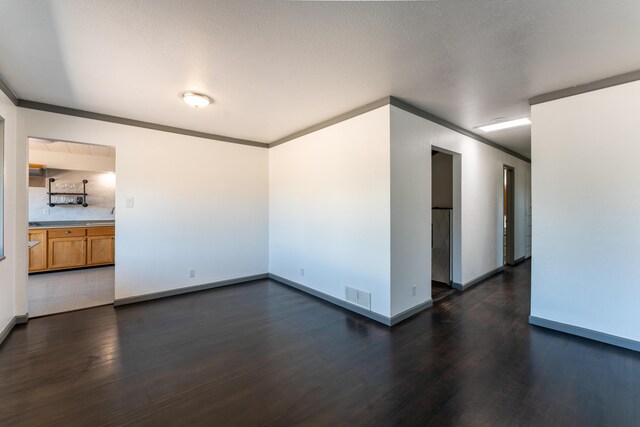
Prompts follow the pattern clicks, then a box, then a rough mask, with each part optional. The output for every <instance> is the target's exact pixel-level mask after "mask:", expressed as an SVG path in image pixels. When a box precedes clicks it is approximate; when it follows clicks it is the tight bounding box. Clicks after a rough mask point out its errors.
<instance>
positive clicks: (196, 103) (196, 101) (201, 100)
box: [180, 92, 213, 108]
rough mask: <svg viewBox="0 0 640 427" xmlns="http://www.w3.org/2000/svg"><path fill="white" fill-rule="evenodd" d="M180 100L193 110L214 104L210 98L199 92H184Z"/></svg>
mask: <svg viewBox="0 0 640 427" xmlns="http://www.w3.org/2000/svg"><path fill="white" fill-rule="evenodd" d="M180 98H182V100H183V101H184V102H186V103H187V105H189V106H190V107H193V108H202V107H206V106H207V105H209V104H211V103H212V102H213V99H211V98H210V97H209V96H207V95H205V94H203V93H197V92H182V93H181V94H180Z"/></svg>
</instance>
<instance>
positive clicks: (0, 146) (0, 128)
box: [0, 117, 4, 260]
mask: <svg viewBox="0 0 640 427" xmlns="http://www.w3.org/2000/svg"><path fill="white" fill-rule="evenodd" d="M2 259H4V119H3V118H2V117H0V260H2Z"/></svg>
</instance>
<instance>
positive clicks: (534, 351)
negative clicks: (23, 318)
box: [0, 261, 640, 426]
mask: <svg viewBox="0 0 640 427" xmlns="http://www.w3.org/2000/svg"><path fill="white" fill-rule="evenodd" d="M529 276H530V261H527V262H525V263H523V264H520V265H519V266H517V267H508V268H507V271H506V272H505V273H503V274H499V275H496V276H493V277H492V278H490V279H488V280H487V281H485V282H484V283H481V284H479V285H477V286H475V287H473V288H471V289H470V290H468V291H465V292H457V293H455V294H453V295H451V296H450V297H448V298H447V299H445V300H443V301H441V302H440V303H439V304H437V305H436V306H435V307H433V308H432V309H429V310H426V311H423V312H422V313H420V314H418V315H416V316H415V317H413V318H411V319H409V320H407V321H405V322H402V323H400V324H398V325H397V326H395V327H393V328H387V327H385V326H382V325H380V324H378V323H376V322H373V321H370V320H368V319H366V318H363V317H360V316H358V315H356V314H353V313H351V312H348V311H346V310H343V309H341V308H337V307H335V306H333V305H331V304H329V303H326V302H323V301H321V300H318V299H315V298H313V297H310V296H308V295H306V294H304V293H301V292H299V291H297V290H293V289H291V288H288V287H286V286H283V285H281V284H278V283H276V282H273V281H269V280H261V281H255V282H251V283H247V284H243V285H235V286H229V287H223V288H218V289H214V290H209V291H203V292H199V293H194V294H188V295H183V296H178V297H172V298H166V299H162V300H157V301H154V302H146V303H140V304H134V305H130V306H123V307H119V308H117V309H114V308H113V307H111V306H106V307H98V308H93V309H88V310H83V311H77V312H71V313H65V314H60V315H55V316H49V317H45V318H40V319H34V320H31V321H30V322H29V323H28V325H26V326H24V325H23V326H19V327H16V329H15V330H14V331H13V333H12V335H11V336H10V337H9V338H8V339H7V340H6V341H5V343H4V344H3V345H2V346H1V347H0V425H14V426H18V425H36V424H38V425H39V424H44V423H48V424H51V425H54V424H55V425H64V424H67V425H71V424H76V425H80V424H82V425H88V424H92V425H122V424H124V423H144V424H156V425H157V424H159V423H162V424H164V425H169V424H173V425H214V424H215V425H218V426H223V425H224V426H226V425H234V426H240V425H242V426H252V425H295V424H303V425H368V426H372V425H380V426H390V425H421V426H422V425H434V426H441V425H457V426H480V425H576V426H590V425H604V424H607V425H618V426H625V425H638V424H640V406H639V405H638V404H637V403H638V399H639V392H640V354H638V353H634V352H632V351H628V350H624V349H621V348H617V347H613V346H609V345H606V344H602V343H598V342H594V341H589V340H586V339H582V338H578V337H573V336H570V335H565V334H561V333H557V332H553V331H550V330H545V329H542V328H538V327H533V326H530V325H529V324H528V323H527V318H528V315H529V302H530V291H529V289H530V286H529Z"/></svg>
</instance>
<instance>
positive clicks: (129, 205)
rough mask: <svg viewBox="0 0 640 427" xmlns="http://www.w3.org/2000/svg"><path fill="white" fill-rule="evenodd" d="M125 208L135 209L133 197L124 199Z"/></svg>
mask: <svg viewBox="0 0 640 427" xmlns="http://www.w3.org/2000/svg"><path fill="white" fill-rule="evenodd" d="M124 207H125V208H132V207H133V197H127V198H125V199H124Z"/></svg>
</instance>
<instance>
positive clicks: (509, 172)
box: [503, 165, 515, 265]
mask: <svg viewBox="0 0 640 427" xmlns="http://www.w3.org/2000/svg"><path fill="white" fill-rule="evenodd" d="M503 178H504V179H503V182H504V188H503V194H504V209H503V260H504V264H505V265H515V224H514V220H515V201H514V198H515V182H514V181H515V171H514V169H513V168H512V167H511V166H506V165H505V166H504V177H503Z"/></svg>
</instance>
